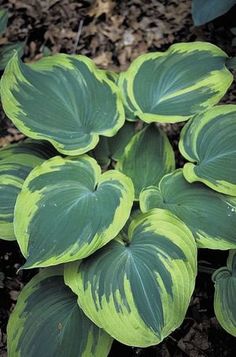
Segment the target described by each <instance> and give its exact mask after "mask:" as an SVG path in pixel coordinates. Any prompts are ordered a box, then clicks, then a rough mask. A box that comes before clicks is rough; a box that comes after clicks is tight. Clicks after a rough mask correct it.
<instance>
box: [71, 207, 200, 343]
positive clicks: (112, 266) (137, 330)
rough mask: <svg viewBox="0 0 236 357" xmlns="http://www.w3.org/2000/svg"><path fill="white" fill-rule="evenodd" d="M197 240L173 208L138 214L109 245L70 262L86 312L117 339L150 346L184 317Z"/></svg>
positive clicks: (193, 273)
mask: <svg viewBox="0 0 236 357" xmlns="http://www.w3.org/2000/svg"><path fill="white" fill-rule="evenodd" d="M196 254H197V249H196V244H195V241H194V239H193V236H192V234H191V232H190V230H189V229H188V228H187V227H186V226H185V224H184V223H183V222H182V221H180V220H179V219H178V218H177V217H176V216H174V215H173V214H172V213H170V212H168V211H165V210H159V209H154V210H152V211H150V212H148V213H146V214H141V215H139V216H137V217H136V218H135V219H134V220H133V221H132V222H131V224H130V226H129V229H128V234H127V235H126V233H125V230H124V231H122V232H121V233H120V234H119V235H118V237H117V238H116V239H115V240H113V241H112V242H110V243H109V244H107V245H106V246H105V247H103V248H102V249H100V250H99V251H97V252H96V253H94V254H93V255H92V256H90V257H88V258H87V259H84V260H83V261H82V262H75V263H72V264H69V265H66V266H65V282H66V284H68V285H69V286H70V287H71V289H72V290H73V291H74V292H75V293H76V294H77V295H78V304H79V305H80V307H81V308H82V309H83V311H84V312H85V314H86V315H87V316H88V317H89V318H90V319H91V320H92V321H94V322H95V323H96V325H98V326H100V327H102V328H103V329H104V330H105V331H107V332H108V333H109V334H110V335H111V336H113V337H114V338H115V339H117V340H118V341H120V342H122V343H124V344H127V345H131V346H140V347H146V346H150V345H154V344H157V343H159V342H160V341H162V340H163V338H165V337H166V336H167V335H168V334H170V332H171V331H173V330H174V329H175V328H177V327H178V326H179V325H180V324H181V322H182V321H183V319H184V316H185V313H186V310H187V308H188V305H189V302H190V298H191V294H192V292H193V288H194V283H195V276H196Z"/></svg>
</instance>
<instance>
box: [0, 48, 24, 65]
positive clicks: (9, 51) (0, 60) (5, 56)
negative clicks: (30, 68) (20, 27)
mask: <svg viewBox="0 0 236 357" xmlns="http://www.w3.org/2000/svg"><path fill="white" fill-rule="evenodd" d="M24 46H25V42H15V43H14V42H9V43H7V44H4V45H2V46H0V71H2V70H4V68H5V67H6V65H7V63H8V61H9V60H10V59H11V57H12V56H13V54H14V53H15V52H17V53H18V56H19V57H21V56H22V55H23V52H24Z"/></svg>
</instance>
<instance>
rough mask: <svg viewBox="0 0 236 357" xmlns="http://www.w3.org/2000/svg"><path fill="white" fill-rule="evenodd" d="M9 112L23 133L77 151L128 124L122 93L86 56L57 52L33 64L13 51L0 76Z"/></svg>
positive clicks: (111, 134)
mask: <svg viewBox="0 0 236 357" xmlns="http://www.w3.org/2000/svg"><path fill="white" fill-rule="evenodd" d="M1 88H2V104H3V108H4V110H5V112H6V114H7V116H8V117H9V118H10V119H11V120H12V121H13V123H14V124H15V125H16V126H17V127H18V129H19V130H21V131H22V132H23V133H24V134H25V135H27V136H29V137H32V138H34V139H44V140H49V141H50V142H51V143H52V144H53V145H54V146H55V147H56V148H57V149H58V151H60V152H62V153H64V154H68V155H79V154H82V153H85V152H87V151H89V150H91V149H93V148H94V147H95V146H96V145H97V143H98V140H99V135H104V136H108V137H110V136H113V135H115V134H116V132H117V131H118V130H119V129H120V128H121V127H122V125H123V124H124V120H125V116H124V108H123V104H122V101H121V98H120V92H119V89H118V87H117V85H116V84H115V83H113V82H112V81H111V80H110V79H108V77H107V75H106V72H105V71H102V70H99V69H97V68H96V66H95V64H94V63H93V62H92V61H91V60H90V59H88V58H87V57H85V56H78V55H66V54H57V55H55V56H49V57H44V58H42V59H41V60H39V61H38V62H36V63H34V64H30V65H26V64H24V63H22V62H21V61H20V60H19V58H18V56H17V55H15V56H14V57H13V58H12V59H11V60H10V61H9V62H8V65H7V67H6V69H5V72H4V74H3V77H2V80H1Z"/></svg>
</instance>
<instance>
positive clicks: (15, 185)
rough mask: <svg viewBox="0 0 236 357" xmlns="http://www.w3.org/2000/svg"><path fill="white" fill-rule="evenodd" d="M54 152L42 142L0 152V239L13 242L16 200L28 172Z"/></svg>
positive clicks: (17, 145)
mask: <svg viewBox="0 0 236 357" xmlns="http://www.w3.org/2000/svg"><path fill="white" fill-rule="evenodd" d="M53 154H54V151H53V150H51V148H50V147H48V145H46V144H45V143H43V142H40V141H38V142H35V141H33V140H26V141H25V142H22V143H18V144H12V145H10V146H8V147H6V148H4V149H1V150H0V197H1V198H0V238H1V239H4V240H15V234H14V227H13V218H14V207H15V202H16V198H17V196H18V194H19V192H20V190H21V188H22V185H23V183H24V180H25V178H26V177H27V175H28V174H29V173H30V171H31V170H32V169H33V168H34V167H36V166H37V165H40V164H41V163H42V162H43V161H44V160H46V159H48V158H49V157H51V156H53Z"/></svg>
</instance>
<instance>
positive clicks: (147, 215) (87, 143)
mask: <svg viewBox="0 0 236 357" xmlns="http://www.w3.org/2000/svg"><path fill="white" fill-rule="evenodd" d="M227 60H228V56H227V55H226V54H225V53H224V52H223V51H222V50H221V49H219V48H218V47H216V46H214V45H212V44H209V43H202V42H195V43H181V44H175V45H173V46H171V47H170V48H169V49H168V50H167V51H166V52H154V53H149V54H144V55H142V56H140V57H138V58H137V59H136V60H134V62H133V63H132V64H131V65H130V67H129V68H128V70H127V71H125V72H122V73H120V74H114V73H111V72H106V71H102V70H100V69H98V68H97V67H96V66H95V64H94V63H93V62H92V61H91V60H90V59H88V58H86V57H85V56H80V55H66V54H58V55H55V56H52V57H47V58H43V59H41V60H40V61H38V62H36V63H33V64H27V65H26V64H24V63H22V62H21V60H20V59H19V58H18V56H17V54H15V55H14V56H13V57H12V59H11V60H10V62H9V63H8V65H7V67H6V69H5V72H4V74H3V77H2V80H1V99H2V104H3V108H4V110H5V113H6V115H7V116H8V117H9V118H10V119H11V120H12V121H13V123H14V124H15V125H16V127H17V128H18V129H20V130H21V131H22V132H23V133H24V134H25V135H26V136H28V137H29V138H30V139H27V140H26V141H24V142H23V143H19V144H16V145H14V146H11V147H9V148H6V149H2V150H1V151H0V168H1V172H0V192H1V197H3V199H1V201H0V236H1V238H2V239H6V240H9V239H10V240H14V239H15V240H16V241H17V243H18V244H19V247H20V250H21V252H22V254H23V256H24V257H25V263H24V265H23V266H22V267H21V269H31V268H40V271H39V273H38V274H37V275H36V276H35V277H34V278H33V279H32V281H30V282H29V283H28V284H27V285H26V286H25V287H24V288H23V290H22V292H21V294H20V295H19V298H18V301H17V304H16V307H15V309H14V311H13V312H12V315H11V317H10V320H9V324H8V351H9V356H10V357H15V356H23V357H26V356H27V357H29V356H42V355H43V356H50V357H51V356H58V355H60V356H68V355H69V356H71V357H73V356H76V357H77V356H98V357H102V356H107V355H108V353H109V350H110V347H111V344H112V340H113V339H116V340H118V341H120V342H122V343H124V344H127V345H131V346H138V347H146V346H150V345H154V344H158V343H160V342H161V341H162V340H163V339H164V338H165V337H166V336H168V335H169V334H170V333H171V332H172V331H173V330H174V329H176V328H177V327H178V326H180V324H181V323H182V321H183V319H184V317H185V314H186V311H187V308H188V306H189V303H190V299H191V295H192V293H193V290H194V285H195V277H196V274H197V248H208V249H221V250H230V255H229V260H228V263H227V268H222V269H220V270H219V271H217V272H215V273H214V276H213V280H214V282H215V286H216V297H215V310H216V316H217V317H218V319H219V322H220V323H221V324H222V326H223V327H224V328H225V329H226V330H227V331H228V332H229V333H231V334H233V335H235V334H236V333H235V331H236V315H235V308H234V305H235V303H234V295H235V294H234V293H233V290H232V289H235V281H234V279H235V277H234V276H235V266H236V265H235V255H234V254H235V253H234V249H236V106H234V105H217V106H216V104H217V103H218V102H219V101H220V100H221V98H222V97H223V96H224V94H225V92H226V91H227V89H228V88H229V87H230V85H231V83H232V80H233V76H232V74H231V73H230V71H229V70H228V68H227V66H226V63H227ZM173 122H187V123H186V125H184V127H183V129H182V131H181V135H180V141H179V150H180V153H181V154H182V156H183V158H184V162H185V163H184V166H183V167H182V168H178V169H177V170H176V169H175V167H176V166H175V155H174V150H173V148H172V146H171V143H170V141H169V139H168V137H167V135H166V133H165V131H164V130H163V128H164V129H165V125H166V124H165V123H173ZM169 125H170V124H168V126H169ZM41 268H42V269H41ZM227 289H228V290H229V293H227V291H228V290H227Z"/></svg>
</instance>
